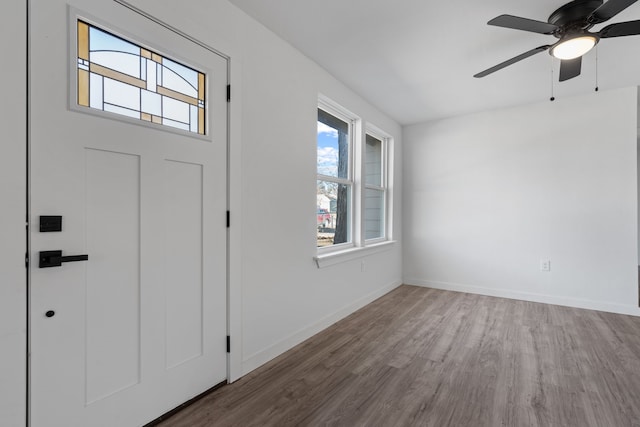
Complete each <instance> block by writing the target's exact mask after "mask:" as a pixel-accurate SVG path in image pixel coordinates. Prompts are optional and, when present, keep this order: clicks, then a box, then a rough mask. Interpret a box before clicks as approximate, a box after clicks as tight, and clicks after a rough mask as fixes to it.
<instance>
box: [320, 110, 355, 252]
mask: <svg viewBox="0 0 640 427" xmlns="http://www.w3.org/2000/svg"><path fill="white" fill-rule="evenodd" d="M318 109H320V110H323V111H324V112H325V113H328V114H330V115H332V116H334V117H336V118H337V119H340V120H342V121H343V122H345V123H346V124H347V126H348V128H347V129H348V134H349V150H348V153H347V156H348V161H349V163H348V173H347V178H346V179H345V178H339V177H335V176H328V175H322V174H319V173H317V172H316V175H317V178H316V182H317V181H328V182H334V183H336V184H339V185H340V184H342V185H348V186H350V187H351V191H349V193H348V194H349V199H348V206H349V208H348V212H349V216H348V224H349V225H348V229H349V241H348V242H345V243H338V244H335V245H331V246H325V247H321V248H320V247H319V248H318V254H320V253H329V252H337V251H343V250H345V249H349V248H353V247H355V246H356V242H357V241H358V240H359V237H360V236H359V230H358V227H356V225H357V224H359V222H356V215H355V214H356V206H355V201H356V182H355V180H354V176H355V175H356V171H355V164H356V162H355V159H354V153H355V150H354V147H355V145H356V138H355V134H356V132H357V128H359V124H360V119H359V118H358V117H357V116H355V115H354V114H353V113H351V112H349V111H348V110H345V109H344V108H342V107H340V106H339V105H337V104H335V103H333V102H332V101H330V100H328V99H320V100H319V101H318ZM316 111H317V110H316ZM316 144H317V142H316ZM316 160H317V157H316ZM316 164H317V163H316ZM316 167H317V166H316Z"/></svg>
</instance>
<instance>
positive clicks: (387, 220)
mask: <svg viewBox="0 0 640 427" xmlns="http://www.w3.org/2000/svg"><path fill="white" fill-rule="evenodd" d="M318 108H319V109H321V110H323V111H325V112H326V113H329V114H331V115H333V116H335V117H336V118H338V119H340V120H343V121H344V122H346V123H347V124H349V180H343V179H340V178H336V177H328V176H326V175H321V174H318V173H316V175H317V180H323V181H330V182H336V183H344V184H348V185H351V200H350V206H351V210H350V216H349V220H350V225H351V227H350V232H351V241H350V242H349V243H341V244H336V245H330V246H324V247H317V255H316V256H315V257H314V260H315V261H316V265H317V266H318V268H322V267H325V266H329V265H334V264H338V263H341V262H345V261H349V260H354V259H358V258H361V257H363V256H366V255H370V254H373V253H377V252H382V251H387V250H390V249H391V248H392V245H393V244H394V243H395V242H394V241H393V240H392V230H393V224H392V222H393V220H392V212H391V210H392V206H393V195H392V192H391V187H392V185H391V178H390V177H391V149H392V147H393V138H392V137H391V136H390V135H389V134H387V133H386V132H384V131H383V130H381V129H379V128H377V127H376V126H374V125H372V124H369V123H366V124H363V120H362V119H361V118H360V117H358V116H357V115H356V114H353V113H352V112H350V111H349V110H346V109H345V108H343V107H342V106H340V105H338V104H336V103H335V102H333V101H331V100H330V99H328V98H326V97H324V96H322V95H321V96H319V99H318ZM366 135H370V136H372V137H374V138H376V139H378V140H380V141H382V153H381V156H382V159H381V162H382V165H381V168H382V171H381V173H382V177H381V178H382V180H381V184H382V186H375V185H370V184H366V182H365V167H366V165H365V150H366ZM316 144H317V140H316ZM316 160H317V156H316ZM316 167H317V166H316ZM367 188H371V189H376V190H382V191H383V192H384V207H383V218H382V219H383V224H384V225H383V236H381V237H376V238H372V239H366V238H365V237H366V234H365V218H364V215H365V211H364V206H365V193H366V189H367Z"/></svg>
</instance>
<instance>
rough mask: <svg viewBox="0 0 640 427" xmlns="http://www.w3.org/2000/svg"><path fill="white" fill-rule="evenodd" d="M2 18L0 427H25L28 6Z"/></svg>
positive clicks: (10, 6) (9, 3)
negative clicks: (26, 24)
mask: <svg viewBox="0 0 640 427" xmlns="http://www.w3.org/2000/svg"><path fill="white" fill-rule="evenodd" d="M2 16H3V23H2V25H1V26H0V52H2V54H3V56H4V57H5V60H4V61H3V67H2V79H0V93H2V101H1V102H0V129H2V138H1V139H0V146H1V147H2V151H1V155H0V425H2V426H6V427H13V426H24V425H25V413H26V406H25V405H26V398H25V396H26V318H27V317H26V290H27V286H26V273H25V267H24V255H25V253H26V246H25V228H24V227H25V219H26V207H25V206H26V189H25V184H26V183H25V179H24V177H25V176H26V171H25V169H26V166H25V164H26V160H25V159H26V83H25V82H26V59H25V58H26V52H25V47H26V30H25V23H26V2H24V1H23V0H6V1H4V2H3V3H2ZM6 58H11V60H10V61H8V60H7V59H6Z"/></svg>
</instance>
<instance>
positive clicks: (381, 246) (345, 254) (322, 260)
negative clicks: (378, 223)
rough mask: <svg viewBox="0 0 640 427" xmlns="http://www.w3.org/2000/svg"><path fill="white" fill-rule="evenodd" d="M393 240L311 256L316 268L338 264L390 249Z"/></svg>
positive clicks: (394, 242)
mask: <svg viewBox="0 0 640 427" xmlns="http://www.w3.org/2000/svg"><path fill="white" fill-rule="evenodd" d="M395 244H396V241H395V240H387V241H385V242H382V243H377V244H375V245H371V246H364V247H359V248H349V249H345V250H342V251H336V252H330V253H326V254H322V255H318V256H315V257H313V259H314V261H315V262H316V265H317V266H318V268H324V267H329V266H330V265H336V264H340V263H342V262H347V261H351V260H354V259H358V258H362V257H364V256H367V255H373V254H376V253H379V252H384V251H388V250H391V248H393V246H395Z"/></svg>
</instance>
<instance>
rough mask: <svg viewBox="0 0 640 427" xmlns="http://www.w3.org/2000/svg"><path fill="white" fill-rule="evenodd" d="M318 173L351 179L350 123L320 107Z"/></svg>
mask: <svg viewBox="0 0 640 427" xmlns="http://www.w3.org/2000/svg"><path fill="white" fill-rule="evenodd" d="M318 174H320V175H326V176H335V177H338V178H344V179H349V125H348V124H347V123H346V122H345V121H343V120H340V119H338V118H337V117H335V116H332V115H331V114H329V113H327V112H326V111H323V110H320V109H318Z"/></svg>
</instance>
